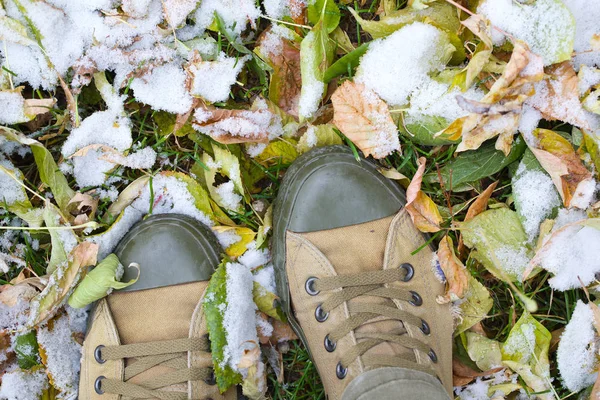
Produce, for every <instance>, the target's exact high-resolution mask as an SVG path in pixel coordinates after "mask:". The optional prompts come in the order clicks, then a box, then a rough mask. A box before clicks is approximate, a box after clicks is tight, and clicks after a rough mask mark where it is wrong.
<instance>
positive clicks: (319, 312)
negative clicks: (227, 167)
mask: <svg viewBox="0 0 600 400" xmlns="http://www.w3.org/2000/svg"><path fill="white" fill-rule="evenodd" d="M328 317H329V313H326V312H325V311H323V308H321V304H319V305H318V306H317V308H315V318H316V319H317V321H319V322H325V320H326V319H327V318H328Z"/></svg>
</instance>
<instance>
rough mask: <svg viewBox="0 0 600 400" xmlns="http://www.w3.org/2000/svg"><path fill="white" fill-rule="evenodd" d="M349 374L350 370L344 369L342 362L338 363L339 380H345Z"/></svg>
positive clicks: (336, 371)
mask: <svg viewBox="0 0 600 400" xmlns="http://www.w3.org/2000/svg"><path fill="white" fill-rule="evenodd" d="M347 374H348V368H344V367H342V362H341V361H340V362H338V363H337V366H336V367H335V375H336V376H337V377H338V379H344V378H345V377H346V375H347Z"/></svg>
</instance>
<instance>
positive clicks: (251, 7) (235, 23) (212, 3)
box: [194, 0, 260, 35]
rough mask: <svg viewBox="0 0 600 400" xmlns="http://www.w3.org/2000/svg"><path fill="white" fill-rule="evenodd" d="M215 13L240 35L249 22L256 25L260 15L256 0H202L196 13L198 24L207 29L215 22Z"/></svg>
mask: <svg viewBox="0 0 600 400" xmlns="http://www.w3.org/2000/svg"><path fill="white" fill-rule="evenodd" d="M215 13H217V14H219V16H220V17H221V18H223V21H224V22H225V26H226V27H227V28H229V29H232V30H233V32H234V33H236V34H238V35H239V34H240V33H242V31H244V30H245V29H246V26H247V25H248V23H250V24H251V25H252V26H254V24H255V22H256V19H257V18H258V17H259V16H260V11H259V10H258V8H256V3H255V2H254V0H202V2H201V3H200V7H198V9H197V10H196V12H195V14H194V17H195V20H196V25H198V27H200V28H201V29H202V30H204V29H207V28H208V27H209V26H210V25H211V24H212V23H213V20H214V15H215Z"/></svg>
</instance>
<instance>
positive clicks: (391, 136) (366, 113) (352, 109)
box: [331, 81, 400, 159]
mask: <svg viewBox="0 0 600 400" xmlns="http://www.w3.org/2000/svg"><path fill="white" fill-rule="evenodd" d="M331 102H332V104H333V110H334V115H333V123H334V124H335V125H336V126H337V127H338V129H339V130H340V131H342V133H343V134H344V135H346V136H347V137H348V139H350V140H351V141H352V142H353V143H354V144H355V145H356V146H357V147H358V148H359V149H360V150H361V151H362V152H363V153H364V154H365V156H366V157H368V156H370V155H373V157H374V158H378V159H379V158H384V157H387V156H388V155H389V154H391V153H392V152H394V151H400V142H399V140H398V131H397V129H396V125H395V124H394V121H393V120H392V117H391V115H390V111H389V108H388V106H387V104H386V103H385V102H384V101H383V100H381V99H380V98H379V96H377V94H376V93H375V92H373V91H372V90H370V89H368V88H367V87H365V86H364V85H363V84H359V83H354V82H351V81H345V82H344V83H343V84H342V85H341V86H340V87H339V88H337V90H336V91H335V92H334V93H333V95H332V96H331Z"/></svg>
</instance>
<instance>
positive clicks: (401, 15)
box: [348, 1, 460, 39]
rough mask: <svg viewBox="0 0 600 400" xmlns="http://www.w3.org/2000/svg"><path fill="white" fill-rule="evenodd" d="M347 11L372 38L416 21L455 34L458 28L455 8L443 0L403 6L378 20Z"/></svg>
mask: <svg viewBox="0 0 600 400" xmlns="http://www.w3.org/2000/svg"><path fill="white" fill-rule="evenodd" d="M348 11H350V12H351V13H352V15H354V18H356V21H357V22H358V23H359V24H360V26H361V28H362V29H363V30H364V31H366V32H368V33H369V34H370V35H371V36H373V39H378V38H381V37H384V36H388V35H391V34H392V33H394V32H395V31H397V30H398V29H400V28H402V27H403V26H405V25H408V24H411V23H413V22H416V21H418V22H426V23H431V24H432V25H435V26H436V27H438V28H441V29H443V30H445V31H447V32H448V33H454V34H456V32H458V30H459V29H460V20H459V19H458V14H457V13H456V9H455V8H454V6H452V5H450V4H448V3H446V2H445V1H439V2H435V3H433V4H431V5H430V6H429V7H427V8H425V9H422V10H414V9H411V8H408V7H407V8H403V9H401V10H397V11H395V12H393V13H391V14H389V15H386V16H384V17H383V18H381V19H380V20H379V21H369V20H365V19H363V18H361V17H360V15H359V14H358V13H357V12H356V11H355V10H354V9H352V8H350V7H349V8H348Z"/></svg>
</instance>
